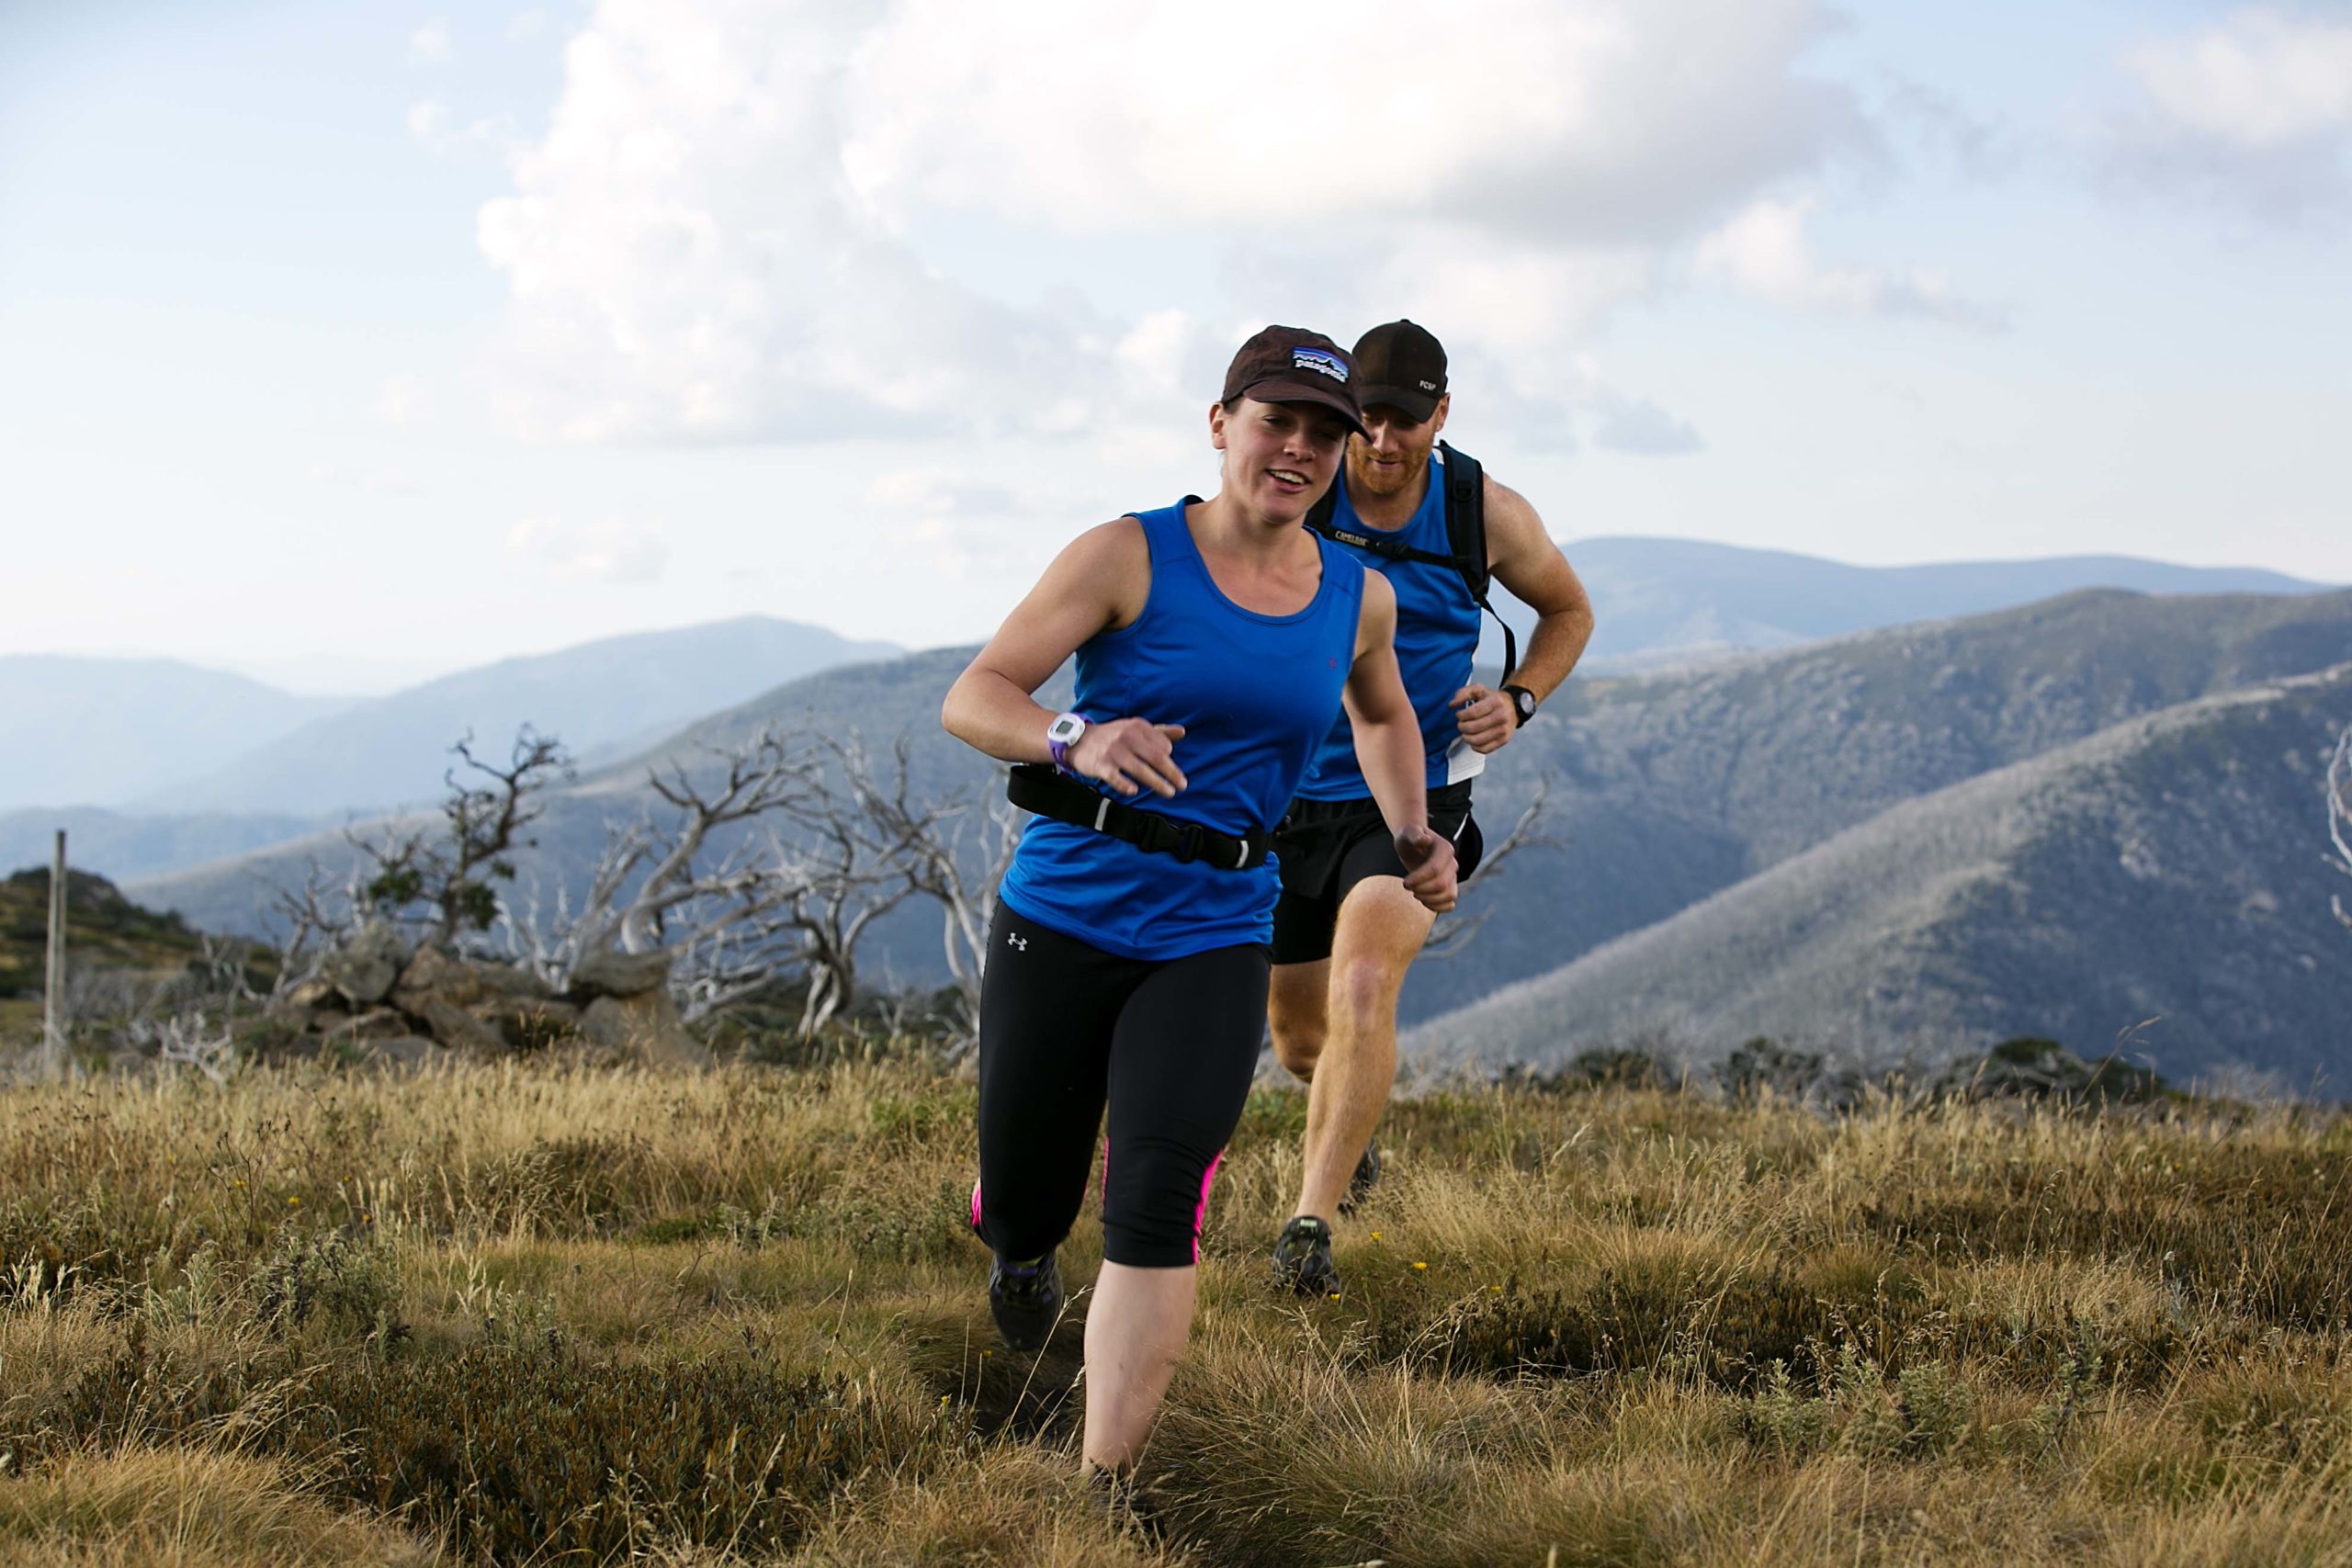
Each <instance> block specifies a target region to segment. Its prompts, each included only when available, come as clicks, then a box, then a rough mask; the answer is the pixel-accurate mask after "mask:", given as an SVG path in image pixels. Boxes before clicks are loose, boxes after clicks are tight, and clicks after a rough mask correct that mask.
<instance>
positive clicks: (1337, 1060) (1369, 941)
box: [1283, 876, 1437, 1220]
mask: <svg viewBox="0 0 2352 1568" xmlns="http://www.w3.org/2000/svg"><path fill="white" fill-rule="evenodd" d="M1436 919H1437V917H1436V916H1434V915H1432V914H1431V913H1430V911H1429V910H1428V909H1427V908H1423V907H1422V904H1421V902H1420V900H1419V899H1418V898H1415V897H1413V896H1412V895H1411V894H1409V893H1408V892H1406V891H1405V884H1404V881H1403V879H1402V878H1399V877H1395V876H1371V877H1366V878H1365V879H1364V880H1363V881H1362V882H1359V883H1357V884H1356V885H1355V886H1354V887H1352V888H1351V889H1350V890H1349V892H1348V896H1347V898H1346V899H1345V900H1344V901H1343V902H1342V903H1341V904H1340V919H1339V924H1338V927H1337V928H1336V929H1335V930H1334V931H1332V933H1331V958H1330V976H1329V990H1328V992H1327V993H1326V995H1327V998H1328V1002H1327V1007H1328V1011H1327V1015H1326V1016H1327V1019H1328V1026H1327V1029H1326V1032H1325V1037H1324V1039H1323V1042H1322V1049H1321V1051H1320V1052H1319V1053H1317V1056H1316V1058H1315V1059H1314V1062H1313V1067H1312V1070H1313V1073H1314V1077H1312V1078H1311V1079H1310V1080H1309V1081H1308V1083H1307V1086H1306V1168H1305V1169H1304V1170H1303V1171H1302V1172H1301V1174H1300V1178H1299V1189H1298V1209H1297V1213H1302V1214H1313V1215H1315V1216H1316V1217H1317V1218H1318V1219H1324V1220H1328V1219H1329V1218H1330V1217H1331V1216H1332V1215H1334V1214H1336V1213H1339V1212H1340V1199H1341V1198H1342V1197H1343V1196H1345V1195H1346V1193H1347V1190H1348V1179H1349V1178H1350V1177H1351V1176H1352V1175H1354V1174H1355V1168H1356V1161H1357V1160H1358V1159H1359V1158H1360V1157H1362V1156H1363V1150H1364V1145H1366V1144H1368V1143H1370V1142H1371V1141H1372V1132H1373V1129H1374V1127H1375V1126H1377V1125H1379V1122H1380V1113H1381V1112H1382V1111H1384V1110H1385V1109H1387V1106H1388V1090H1389V1088H1390V1086H1391V1085H1392V1084H1394V1083H1395V1082H1396V1080H1397V992H1399V991H1400V990H1402V989H1403V988H1404V986H1405V972H1406V971H1407V970H1408V969H1410V968H1411V967H1412V965H1413V960H1414V958H1415V957H1417V956H1418V955H1419V953H1420V951H1421V944H1422V943H1423V942H1427V941H1428V940H1429V935H1430V926H1431V925H1432V924H1434V923H1435V921H1436ZM1299 967H1301V968H1305V967H1306V965H1303V964H1302V965H1299ZM1283 1065H1284V1066H1289V1063H1288V1062H1287V1061H1285V1062H1284V1064H1283ZM1294 1070H1295V1069H1294Z"/></svg>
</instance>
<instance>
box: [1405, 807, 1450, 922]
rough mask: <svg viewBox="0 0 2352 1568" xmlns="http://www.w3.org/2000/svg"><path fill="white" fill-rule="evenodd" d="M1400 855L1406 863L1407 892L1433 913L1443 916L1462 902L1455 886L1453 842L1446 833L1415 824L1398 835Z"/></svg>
mask: <svg viewBox="0 0 2352 1568" xmlns="http://www.w3.org/2000/svg"><path fill="white" fill-rule="evenodd" d="M1397 859H1398V860H1400V861H1403V862H1404V863H1405V891H1406V892H1408V893H1410V894H1411V895H1412V896H1413V897H1416V898H1419V900H1420V901H1421V904H1422V907H1423V908H1427V909H1428V910H1429V911H1430V913H1431V914H1433V915H1442V914H1444V913H1445V912H1446V911H1447V910H1448V909H1451V908H1453V906H1454V905H1455V904H1456V903H1457V902H1459V900H1460V898H1461V891H1460V889H1459V888H1458V887H1457V886H1455V881H1454V877H1455V872H1456V867H1455V864H1454V860H1453V844H1452V843H1451V842H1450V841H1448V840H1447V839H1446V838H1445V836H1444V835H1443V834H1442V833H1434V832H1431V831H1430V829H1428V828H1426V827H1420V826H1415V827H1411V828H1408V829H1405V830H1404V831H1403V832H1401V833H1399V834H1397Z"/></svg>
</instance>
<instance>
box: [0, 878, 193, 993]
mask: <svg viewBox="0 0 2352 1568" xmlns="http://www.w3.org/2000/svg"><path fill="white" fill-rule="evenodd" d="M200 943H201V939H200V938H198V935H197V933H196V932H195V931H191V930H189V929H188V925H187V921H185V920H183V919H180V917H179V916H177V915H173V914H157V913H155V912H154V911H153V910H152V909H145V908H141V907H140V906H139V905H137V904H134V903H132V902H131V901H130V899H128V898H125V897H123V896H122V893H121V891H120V890H119V888H117V887H116V886H114V884H112V883H110V882H108V881H107V880H106V878H104V877H102V876H94V875H92V874H90V873H88V872H85V871H74V870H71V869H69V870H68V871H67V872H66V874H65V952H66V958H67V961H68V962H69V963H71V964H73V966H74V968H75V969H77V970H84V969H136V970H147V971H155V970H173V969H177V968H179V967H181V966H182V965H183V964H186V963H187V961H188V960H189V959H190V958H192V957H194V956H196V954H197V953H198V951H199V948H200ZM48 950H49V868H48V867H47V866H45V865H44V866H34V867H30V868H28V869H26V870H23V871H18V872H16V873H14V874H11V875H9V876H8V877H7V878H6V880H5V881H0V999H6V998H23V997H32V996H39V995H40V990H41V982H42V976H43V966H44V965H45V964H46V963H47V954H48Z"/></svg>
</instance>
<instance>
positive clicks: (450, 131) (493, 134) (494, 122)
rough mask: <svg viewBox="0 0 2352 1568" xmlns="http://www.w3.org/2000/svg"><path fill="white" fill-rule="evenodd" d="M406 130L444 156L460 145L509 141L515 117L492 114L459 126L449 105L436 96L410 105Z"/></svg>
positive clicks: (457, 148)
mask: <svg viewBox="0 0 2352 1568" xmlns="http://www.w3.org/2000/svg"><path fill="white" fill-rule="evenodd" d="M408 133H409V136H410V137H411V138H412V139H413V140H414V141H416V142H418V143H419V144H420V145H422V146H424V147H425V148H426V149H428V150H429V151H431V152H435V153H439V154H442V155H445V156H446V155H447V154H448V153H452V152H458V151H460V150H463V149H469V148H483V147H492V146H498V145H503V144H506V143H510V142H512V141H513V140H514V121H513V119H512V118H511V117H509V116H506V115H491V116H487V117H485V118H481V119H477V120H471V121H469V122H468V123H467V124H465V125H463V126H459V125H458V124H456V122H455V120H454V119H453V118H452V117H451V115H450V113H449V106H448V105H447V104H445V103H442V102H441V101H440V100H438V99H436V98H425V99H423V100H421V101H419V102H417V103H413V104H411V105H410V106H409V110H408Z"/></svg>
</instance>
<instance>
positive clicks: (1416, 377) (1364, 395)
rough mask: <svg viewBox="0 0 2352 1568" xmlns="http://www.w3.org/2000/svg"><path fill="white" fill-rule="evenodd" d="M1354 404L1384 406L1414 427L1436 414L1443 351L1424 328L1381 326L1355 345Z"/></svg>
mask: <svg viewBox="0 0 2352 1568" xmlns="http://www.w3.org/2000/svg"><path fill="white" fill-rule="evenodd" d="M1355 360H1356V375H1357V377H1358V378H1359V379H1360V380H1361V381H1362V382H1363V385H1362V386H1360V387H1359V388H1357V389H1356V401H1357V402H1359V403H1361V404H1363V406H1364V407H1365V408H1371V407H1372V406H1374V404H1375V403H1385V404H1387V405H1388V406H1389V407H1390V408H1394V409H1401V410H1403V411H1404V412H1405V414H1406V416H1407V417H1408V418H1409V419H1411V420H1412V421H1413V422H1414V423H1417V424H1418V423H1420V422H1421V421H1423V420H1425V419H1427V418H1429V417H1430V415H1431V414H1433V413H1435V412H1437V400H1439V399H1440V398H1442V397H1443V396H1445V345H1444V344H1441V343H1440V342H1438V341H1437V338H1436V336H1435V335H1434V334H1433V333H1430V330H1429V329H1428V328H1427V327H1424V326H1419V325H1417V324H1416V323H1414V322H1412V321H1386V322H1383V323H1382V324H1381V325H1379V326H1376V327H1374V328H1373V329H1372V331H1370V332H1368V333H1364V334H1363V336H1362V337H1360V338H1358V339H1356V353H1355Z"/></svg>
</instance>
